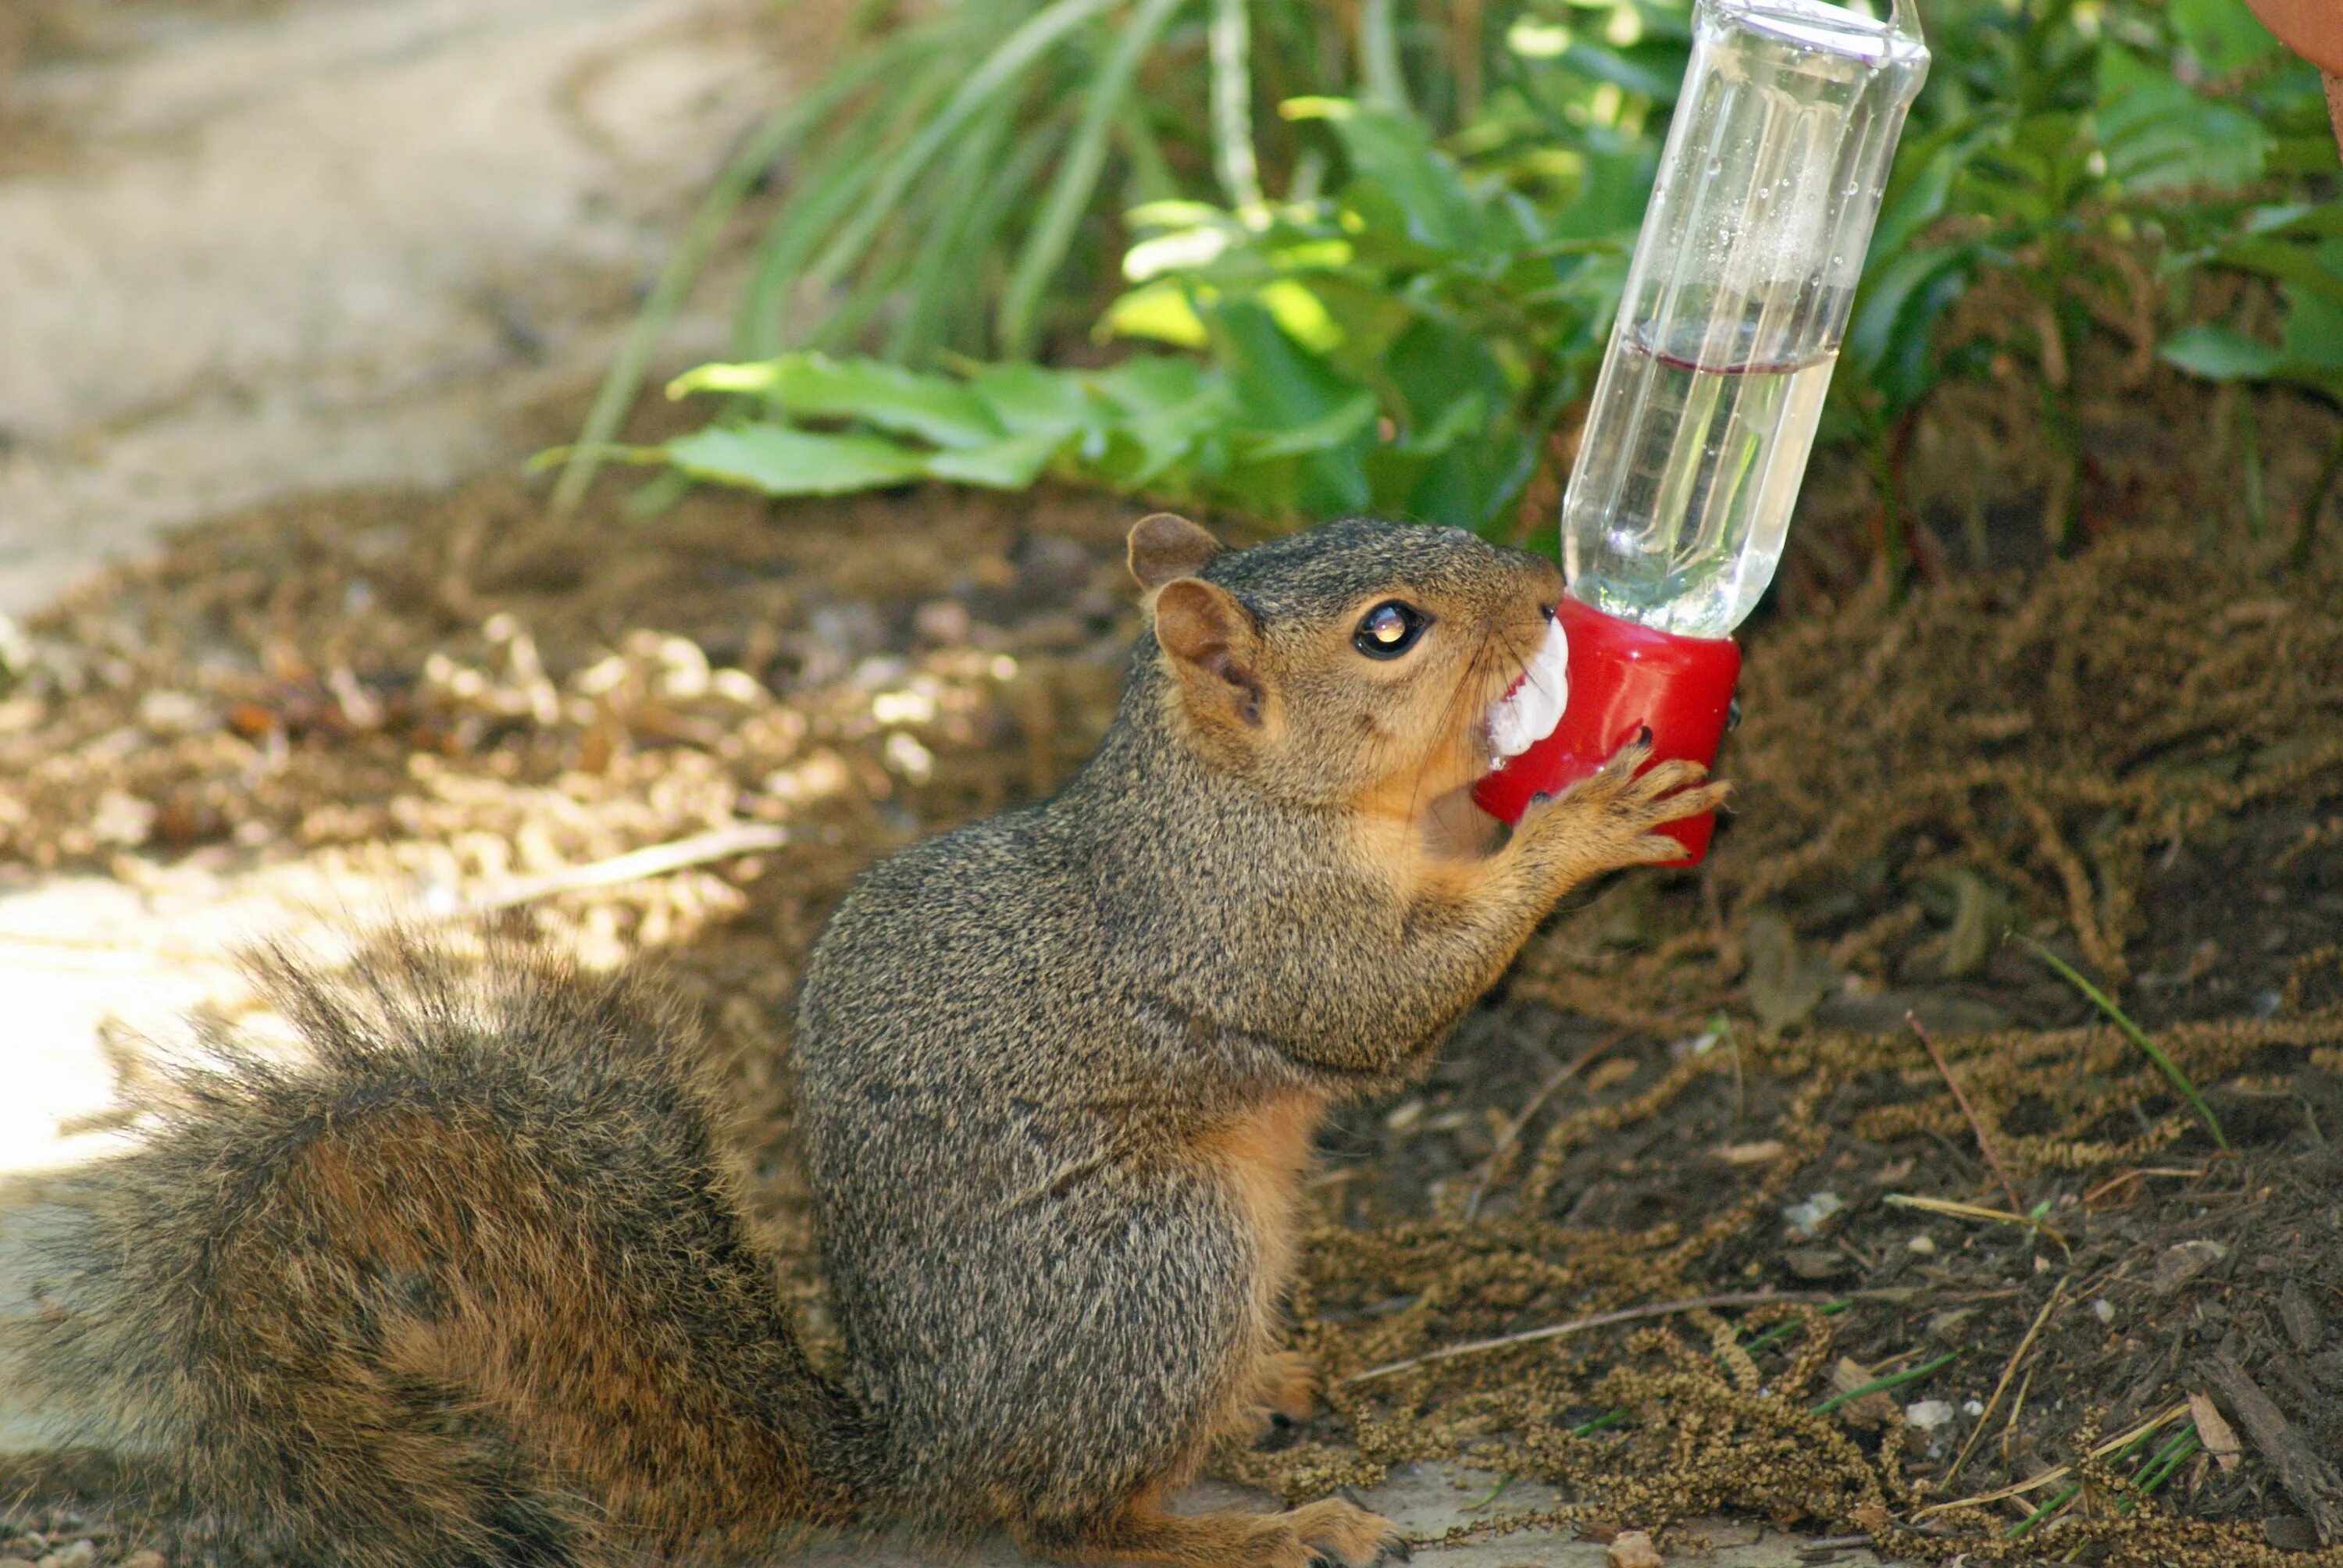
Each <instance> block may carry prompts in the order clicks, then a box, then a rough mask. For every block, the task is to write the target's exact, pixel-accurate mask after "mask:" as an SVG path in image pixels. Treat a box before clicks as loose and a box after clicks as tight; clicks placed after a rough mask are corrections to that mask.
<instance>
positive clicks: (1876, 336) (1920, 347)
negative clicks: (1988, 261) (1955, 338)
mask: <svg viewBox="0 0 2343 1568" xmlns="http://www.w3.org/2000/svg"><path fill="white" fill-rule="evenodd" d="M1977 260H1978V250H1977V247H1976V246H1969V245H1951V246H1926V247H1924V248H1922V249H1919V250H1906V251H1904V252H1902V253H1900V254H1898V255H1896V256H1891V257H1890V258H1889V259H1888V260H1887V261H1886V263H1885V265H1884V266H1879V267H1878V268H1877V269H1876V270H1875V271H1874V272H1873V274H1872V275H1871V276H1869V277H1868V278H1866V279H1865V282H1864V286H1863V292H1862V294H1861V296H1860V297H1858V298H1857V299H1856V301H1855V315H1854V317H1853V319H1852V320H1850V321H1849V322H1848V323H1847V330H1846V340H1845V345H1844V346H1843V347H1842V348H1841V350H1840V352H1841V355H1842V357H1844V358H1845V360H1846V361H1847V365H1848V368H1849V369H1851V370H1853V371H1855V373H1856V375H1857V377H1859V378H1860V379H1859V382H1858V387H1857V388H1856V389H1859V388H1860V387H1864V386H1867V387H1873V388H1875V389H1876V390H1877V391H1878V392H1879V393H1880V394H1881V395H1882V396H1883V397H1885V398H1886V400H1887V404H1888V408H1889V411H1890V412H1891V413H1901V412H1902V411H1903V410H1905V409H1906V408H1909V407H1912V406H1913V405H1914V404H1916V403H1917V402H1918V401H1919V400H1920V399H1921V398H1922V397H1926V395H1927V392H1928V389H1929V388H1930V387H1933V386H1934V385H1935V384H1936V362H1935V357H1934V355H1933V353H1932V352H1931V350H1932V348H1933V346H1934V343H1935V337H1936V322H1937V321H1938V320H1939V319H1940V318H1941V317H1943V316H1944V314H1945V312H1946V310H1947V309H1948V308H1950V307H1951V306H1952V304H1953V302H1954V301H1955V300H1956V299H1958V298H1959V297H1961V295H1962V293H1963V292H1964V291H1965V290H1966V288H1967V287H1968V285H1969V280H1970V278H1971V276H1973V275H1974V273H1975V272H1976V266H1977Z"/></svg>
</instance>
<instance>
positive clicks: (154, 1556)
mask: <svg viewBox="0 0 2343 1568" xmlns="http://www.w3.org/2000/svg"><path fill="white" fill-rule="evenodd" d="M122 1568H171V1560H170V1559H169V1558H168V1557H166V1556H164V1555H163V1554H162V1553H160V1552H157V1551H156V1550H155V1549H154V1548H152V1547H149V1548H147V1549H146V1551H144V1552H133V1553H131V1554H130V1555H129V1556H127V1557H125V1558H124V1559H123V1560H122Z"/></svg>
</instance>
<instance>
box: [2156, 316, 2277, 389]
mask: <svg viewBox="0 0 2343 1568" xmlns="http://www.w3.org/2000/svg"><path fill="white" fill-rule="evenodd" d="M2156 352H2157V358H2159V359H2162V360H2164V361H2165V362H2166V363H2167V364H2169V365H2177V366H2178V367H2180V368H2181V369H2183V370H2186V371H2187V372H2188V373H2189V374H2190V375H2191V376H2202V377H2205V378H2206V379H2207V380H2208V381H2264V380H2268V378H2269V377H2271V376H2274V375H2276V374H2277V372H2278V366H2279V364H2280V363H2281V362H2282V361H2283V360H2284V358H2285V356H2284V355H2282V354H2280V353H2279V352H2278V350H2277V349H2275V348H2272V347H2270V346H2269V345H2268V344H2267V343H2260V342H2257V341H2256V340H2255V339H2253V338H2251V337H2247V336H2246V335H2245V334H2244V333H2242V332H2238V331H2237V330H2235V329H2233V328H2231V327H2216V326H2213V325H2211V324H2209V323H2207V324H2200V325H2198V326H2196V327H2182V328H2181V329H2180V330H2179V331H2177V332H2176V333H2174V334H2173V335H2172V336H2171V337H2169V338H2167V339H2166V340H2165V343H2164V346H2163V347H2161V348H2158V349H2157V351H2156Z"/></svg>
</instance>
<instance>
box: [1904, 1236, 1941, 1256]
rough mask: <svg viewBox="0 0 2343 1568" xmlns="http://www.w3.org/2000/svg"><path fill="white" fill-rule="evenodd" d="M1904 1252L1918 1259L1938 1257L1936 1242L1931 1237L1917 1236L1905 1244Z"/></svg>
mask: <svg viewBox="0 0 2343 1568" xmlns="http://www.w3.org/2000/svg"><path fill="white" fill-rule="evenodd" d="M1904 1250H1905V1251H1907V1252H1910V1253H1912V1254H1913V1255H1915V1256H1916V1257H1922V1258H1933V1257H1935V1256H1936V1240H1935V1239H1934V1238H1933V1237H1929V1236H1915V1237H1913V1238H1912V1239H1911V1240H1910V1241H1906V1242H1905V1243H1904Z"/></svg>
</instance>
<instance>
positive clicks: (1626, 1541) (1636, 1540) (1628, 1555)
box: [1603, 1530, 1667, 1568]
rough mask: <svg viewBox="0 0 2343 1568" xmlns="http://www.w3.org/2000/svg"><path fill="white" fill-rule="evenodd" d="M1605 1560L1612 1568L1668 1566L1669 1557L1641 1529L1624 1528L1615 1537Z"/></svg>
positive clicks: (1604, 1554)
mask: <svg viewBox="0 0 2343 1568" xmlns="http://www.w3.org/2000/svg"><path fill="white" fill-rule="evenodd" d="M1603 1560H1604V1562H1605V1563H1608V1564H1610V1568H1667V1559H1666V1558H1664V1557H1663V1556H1661V1555H1660V1549H1659V1548H1658V1547H1656V1546H1654V1545H1653V1544H1652V1538H1651V1537H1650V1536H1649V1535H1647V1534H1645V1533H1644V1532H1642V1531H1640V1530H1623V1531H1621V1532H1620V1533H1618V1534H1617V1535H1616V1536H1614V1537H1613V1538H1612V1542H1611V1545H1610V1548H1609V1549H1608V1550H1607V1551H1605V1552H1604V1553H1603Z"/></svg>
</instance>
